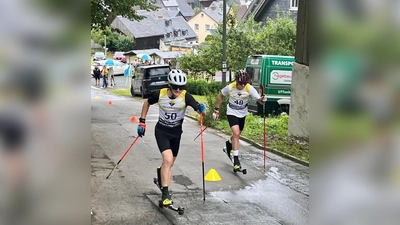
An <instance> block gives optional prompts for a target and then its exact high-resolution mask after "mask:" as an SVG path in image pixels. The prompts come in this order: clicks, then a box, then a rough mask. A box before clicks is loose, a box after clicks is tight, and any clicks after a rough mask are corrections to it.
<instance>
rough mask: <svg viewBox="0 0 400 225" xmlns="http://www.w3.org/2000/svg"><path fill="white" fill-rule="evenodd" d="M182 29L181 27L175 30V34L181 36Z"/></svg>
mask: <svg viewBox="0 0 400 225" xmlns="http://www.w3.org/2000/svg"><path fill="white" fill-rule="evenodd" d="M180 33H181V30H180V29H179V30H174V36H175V37H177V36H181V34H180Z"/></svg>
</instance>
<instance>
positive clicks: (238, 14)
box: [236, 5, 247, 21]
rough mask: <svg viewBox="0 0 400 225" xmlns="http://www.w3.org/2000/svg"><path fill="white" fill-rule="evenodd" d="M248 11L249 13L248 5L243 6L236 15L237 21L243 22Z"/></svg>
mask: <svg viewBox="0 0 400 225" xmlns="http://www.w3.org/2000/svg"><path fill="white" fill-rule="evenodd" d="M246 11H247V6H246V5H241V6H240V8H239V10H238V12H237V13H236V19H237V21H240V20H242V18H243V16H244V14H245V13H246Z"/></svg>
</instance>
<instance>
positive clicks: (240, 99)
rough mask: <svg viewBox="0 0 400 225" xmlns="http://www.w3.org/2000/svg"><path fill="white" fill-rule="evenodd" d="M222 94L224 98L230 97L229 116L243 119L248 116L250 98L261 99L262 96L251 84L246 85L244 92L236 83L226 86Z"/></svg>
mask: <svg viewBox="0 0 400 225" xmlns="http://www.w3.org/2000/svg"><path fill="white" fill-rule="evenodd" d="M221 93H222V94H223V95H224V96H227V95H229V101H228V105H227V108H226V112H227V115H232V116H236V117H239V118H242V117H244V116H246V115H247V113H248V109H247V106H248V104H249V99H250V97H252V98H254V99H259V98H260V95H259V94H258V93H257V90H256V89H255V88H254V87H253V86H251V85H250V84H246V86H244V88H243V90H239V89H237V88H236V82H234V83H231V84H228V85H227V86H225V87H224V88H223V89H222V90H221Z"/></svg>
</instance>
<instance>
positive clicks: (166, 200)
mask: <svg viewBox="0 0 400 225" xmlns="http://www.w3.org/2000/svg"><path fill="white" fill-rule="evenodd" d="M161 190H162V189H161ZM162 192H163V193H162V196H161V204H162V206H164V207H166V206H170V205H172V204H173V201H172V199H171V195H170V194H169V192H168V191H163V190H162Z"/></svg>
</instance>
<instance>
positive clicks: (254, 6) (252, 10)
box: [242, 0, 269, 19]
mask: <svg viewBox="0 0 400 225" xmlns="http://www.w3.org/2000/svg"><path fill="white" fill-rule="evenodd" d="M268 2H269V0H253V1H252V2H251V4H250V5H249V8H248V9H247V11H246V13H245V14H244V15H243V16H242V18H243V19H245V18H247V17H249V15H250V14H253V15H254V17H255V16H256V15H257V14H258V13H259V12H260V11H262V9H263V8H264V7H265V6H266V5H267V3H268Z"/></svg>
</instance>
